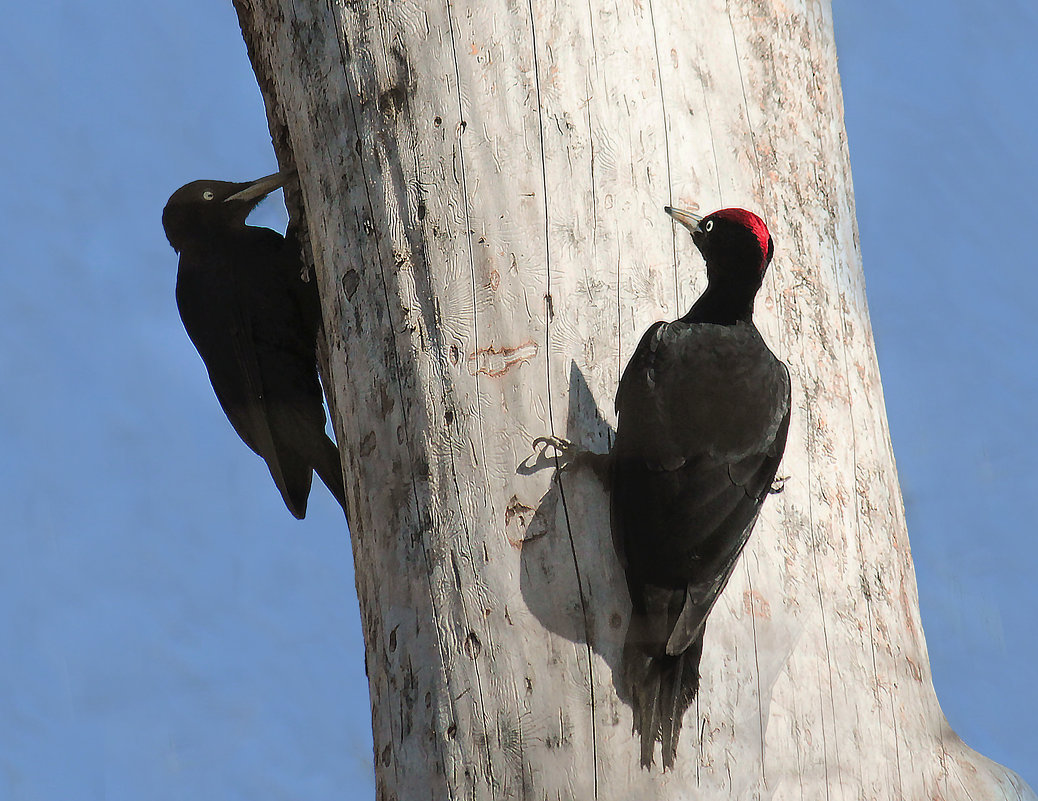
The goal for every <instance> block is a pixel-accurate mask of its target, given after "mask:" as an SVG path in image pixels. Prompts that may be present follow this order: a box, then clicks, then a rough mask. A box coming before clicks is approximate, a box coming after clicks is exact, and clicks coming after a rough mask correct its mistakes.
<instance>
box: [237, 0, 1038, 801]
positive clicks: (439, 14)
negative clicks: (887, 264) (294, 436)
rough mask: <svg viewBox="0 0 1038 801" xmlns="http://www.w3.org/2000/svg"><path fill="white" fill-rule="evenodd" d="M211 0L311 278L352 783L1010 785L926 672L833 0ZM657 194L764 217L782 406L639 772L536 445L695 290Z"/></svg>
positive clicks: (537, 787) (608, 572) (614, 654)
mask: <svg viewBox="0 0 1038 801" xmlns="http://www.w3.org/2000/svg"><path fill="white" fill-rule="evenodd" d="M236 6H237V8H238V12H239V15H240V18H241V21H242V26H243V31H244V34H245V38H246V41H247V42H248V44H249V49H250V54H251V58H252V61H253V65H254V67H255V69H256V73H257V76H258V78H259V81H260V86H261V88H262V89H263V91H264V96H265V98H266V100H267V107H268V115H269V117H270V120H271V130H272V132H273V134H274V139H275V145H276V147H277V149H278V152H279V156H280V158H281V161H282V165H283V166H289V165H291V164H294V165H295V166H296V167H297V168H298V170H299V178H300V190H301V192H300V193H299V194H296V193H290V200H291V201H292V202H293V203H294V204H296V206H297V208H296V219H302V217H301V211H302V207H305V211H306V214H305V222H306V224H307V232H308V235H309V241H310V245H311V247H312V250H313V256H314V260H315V264H316V269H317V273H318V277H319V280H320V282H321V290H322V298H323V303H324V309H325V315H326V321H327V329H328V347H329V353H330V376H331V384H332V387H331V388H332V389H333V390H334V391H333V396H334V397H333V399H332V400H333V404H334V406H335V407H336V412H337V413H336V415H335V420H336V430H337V433H338V436H339V441H340V443H342V445H343V455H344V464H345V468H346V476H347V482H348V485H349V487H348V491H349V505H350V509H351V516H350V524H351V530H352V535H353V545H354V553H355V560H356V565H357V590H358V594H359V597H360V604H361V611H362V616H363V624H364V630H365V642H366V649H367V655H366V660H367V667H368V673H369V678H370V690H371V698H372V718H373V728H374V739H375V765H376V775H377V785H378V797H379V798H380V799H400V800H401V801H402V800H403V799H426V798H433V799H445V798H478V799H500V798H531V799H534V798H535V799H540V798H551V799H555V798H561V799H571V798H580V799H585V798H593V797H598V798H603V799H627V798H632V799H635V798H636V799H647V798H672V799H677V798H697V799H719V798H733V799H759V798H769V799H821V798H828V799H858V798H868V799H906V800H907V801H917V799H931V798H933V799H938V798H939V799H958V798H963V799H973V800H974V801H980V799H1024V798H1028V799H1033V798H1035V796H1034V794H1033V793H1032V792H1031V791H1030V790H1029V789H1028V788H1026V787H1025V786H1024V785H1023V783H1022V782H1021V781H1020V780H1019V779H1018V778H1017V777H1016V776H1014V775H1013V774H1012V773H1011V772H1010V771H1008V770H1006V769H1004V768H1002V767H1000V766H998V765H995V764H994V763H992V762H990V761H988V760H986V759H985V758H984V757H982V756H980V755H978V754H976V753H974V752H973V751H971V750H970V749H968V748H967V747H965V746H964V745H963V744H962V743H961V742H960V741H959V739H958V738H957V737H956V736H955V734H954V733H953V732H952V731H951V730H950V729H949V728H948V725H947V723H946V722H945V720H944V717H943V716H942V714H941V711H940V708H939V706H938V704H937V700H936V698H935V696H934V691H933V686H932V683H931V678H930V670H929V662H928V659H927V654H926V646H925V643H924V640H923V632H922V628H921V625H920V620H919V605H918V599H917V597H916V585H915V577H914V574H913V570H912V561H911V555H910V551H909V545H908V537H907V534H906V531H905V520H904V511H903V505H902V499H901V494H900V490H899V488H898V483H897V474H896V472H895V467H894V460H893V455H892V452H891V447H890V440H889V435H888V431H887V423H886V418H885V413H884V408H883V395H882V390H881V387H880V381H879V373H878V369H877V364H876V356H875V350H874V346H873V340H872V333H871V329H870V325H869V318H868V311H867V308H866V302H865V290H864V282H863V277H862V269H861V257H860V252H859V249H858V234H857V229H856V225H855V218H854V202H853V194H852V188H851V177H850V166H849V161H848V155H847V144H846V135H845V133H844V127H843V111H842V99H841V95H840V85H839V78H838V75H837V70H836V52H835V48H834V43H833V32H832V18H831V13H830V7H829V4H828V2H824V0H817V1H816V0H789V1H788V2H782V0H770V2H769V1H767V0H730V2H727V3H725V2H721V0H702V1H701V2H680V1H679V0H632V2H603V0H587V1H586V2H577V1H576V0H570V1H569V2H566V1H565V0H558V2H545V0H526V1H525V2H523V0H508V1H507V2H505V1H502V0H479V1H478V2H476V0H459V2H450V1H447V2H438V3H415V2H389V0H381V1H379V0H351V1H346V0H295V2H293V1H292V0H237V2H236ZM300 198H301V202H302V207H299V205H298V203H299V201H300ZM665 203H671V204H674V205H682V206H696V205H698V207H699V208H700V209H701V210H702V211H711V210H713V209H715V208H720V207H722V206H730V205H741V206H745V207H747V208H750V209H753V210H755V211H757V212H759V213H760V214H761V215H762V216H764V217H765V219H766V220H767V222H768V225H769V226H770V228H771V231H772V233H773V235H774V238H775V242H776V248H777V251H776V257H775V261H774V263H773V266H772V268H771V271H770V273H769V276H768V278H767V280H766V281H765V284H764V288H763V290H762V292H761V295H760V297H759V300H758V304H757V321H758V325H759V327H760V328H761V330H762V332H763V333H764V335H765V338H766V339H767V341H768V342H769V343H770V344H771V346H772V348H773V349H774V350H775V351H776V353H777V354H779V356H780V357H781V358H782V359H784V360H785V361H786V363H787V364H788V365H789V367H790V370H791V373H792V376H793V393H794V412H793V420H792V428H791V431H790V438H789V446H788V448H787V451H786V457H785V460H784V462H783V465H782V467H781V469H780V475H788V476H789V480H788V482H787V483H786V489H785V492H783V493H782V494H781V495H778V496H775V497H773V498H772V499H770V500H769V501H768V502H767V504H766V505H765V509H764V514H763V517H762V519H761V521H760V523H759V524H758V526H757V529H756V531H755V533H754V535H753V537H752V539H751V540H750V544H749V546H748V548H747V550H746V553H745V554H744V556H743V558H742V563H741V565H740V566H739V568H738V569H737V570H736V573H735V575H734V576H733V578H732V580H731V582H730V584H729V586H728V588H727V589H726V591H725V593H724V596H723V597H722V599H721V601H720V602H719V603H718V606H717V607H716V609H715V611H714V612H713V614H712V616H711V618H710V623H709V626H708V629H707V638H706V649H705V655H704V659H703V681H702V690H701V693H700V698H699V700H698V702H697V704H695V705H693V707H692V708H691V709H690V710H689V712H688V714H687V715H686V718H685V726H684V730H683V732H682V735H681V743H680V747H679V752H678V767H677V769H676V770H674V771H673V772H670V773H667V774H665V775H664V774H663V773H661V772H660V771H659V770H658V769H656V770H653V771H645V770H642V769H641V768H640V767H639V766H638V746H637V742H636V740H635V738H634V737H633V735H632V733H631V712H630V709H629V708H628V707H627V706H626V705H624V704H623V703H622V702H620V701H619V700H618V699H617V697H616V693H615V691H614V688H613V669H614V668H615V667H616V665H617V663H618V659H619V652H620V647H621V644H622V640H623V635H624V631H625V628H626V621H627V616H628V613H629V612H628V606H629V602H628V599H627V594H626V589H625V587H624V584H623V577H622V572H621V569H620V567H619V565H618V563H617V560H616V557H615V554H614V552H613V549H612V547H611V544H610V537H609V531H608V507H607V500H606V497H605V495H604V492H603V490H602V488H601V486H600V484H599V483H598V482H597V480H596V479H595V477H594V475H593V474H592V473H591V471H589V470H587V469H577V470H574V471H573V472H570V473H566V474H564V475H563V476H562V478H561V481H560V482H558V483H555V482H553V481H552V470H551V469H550V466H551V462H550V461H549V460H547V459H545V458H543V456H541V457H533V455H532V454H533V452H532V449H531V441H532V440H533V439H534V438H535V437H537V436H540V435H543V434H549V433H554V434H558V435H561V436H568V437H571V438H574V439H576V440H578V441H579V442H581V443H582V444H583V445H585V446H589V447H592V448H593V449H596V450H598V451H599V452H604V451H605V450H607V449H608V438H609V424H610V423H613V422H615V418H614V415H613V411H612V400H613V394H614V392H615V389H616V385H617V381H618V379H619V373H620V370H621V369H622V366H623V365H624V364H625V363H626V360H627V359H628V358H629V357H630V355H631V352H632V349H633V348H634V346H635V344H636V343H637V340H638V337H639V336H640V335H641V333H642V332H643V331H644V330H645V328H646V327H648V325H650V324H651V323H652V322H653V321H654V320H657V319H661V318H673V317H675V316H677V315H679V314H681V313H682V312H684V311H685V310H686V309H687V307H688V306H689V305H690V303H691V302H692V300H693V299H694V297H695V296H696V294H697V293H698V292H699V291H700V290H701V288H702V287H703V285H704V275H703V269H702V262H701V259H700V258H699V256H698V254H697V253H695V252H694V248H693V247H692V245H691V242H690V240H689V238H688V236H687V234H685V232H684V231H683V230H682V229H680V228H676V227H675V226H673V225H672V224H671V222H670V221H669V219H668V218H667V217H666V216H665V215H664V214H663V212H662V206H663V205H664V204H665ZM578 576H579V583H578Z"/></svg>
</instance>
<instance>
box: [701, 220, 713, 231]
mask: <svg viewBox="0 0 1038 801" xmlns="http://www.w3.org/2000/svg"><path fill="white" fill-rule="evenodd" d="M703 230H704V231H706V232H707V233H708V234H709V233H710V232H711V231H713V230H714V221H713V220H707V221H706V225H704V226H703Z"/></svg>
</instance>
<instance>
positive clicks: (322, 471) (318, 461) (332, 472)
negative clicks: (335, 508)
mask: <svg viewBox="0 0 1038 801" xmlns="http://www.w3.org/2000/svg"><path fill="white" fill-rule="evenodd" d="M323 439H324V441H323V442H322V443H321V445H320V448H319V452H318V453H317V454H316V455H315V457H314V462H315V464H314V470H316V471H317V475H319V476H320V477H321V481H323V482H324V485H325V486H326V487H327V488H328V489H329V490H330V491H331V493H332V495H334V496H335V500H337V501H338V502H339V506H341V507H342V511H343V512H345V511H346V486H345V482H344V480H343V477H342V461H341V460H340V459H339V448H338V446H336V444H335V443H334V442H332V441H331V440H330V439H328V437H324V438H323Z"/></svg>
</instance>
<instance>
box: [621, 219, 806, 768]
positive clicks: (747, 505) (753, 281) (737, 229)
mask: <svg viewBox="0 0 1038 801" xmlns="http://www.w3.org/2000/svg"><path fill="white" fill-rule="evenodd" d="M666 211H667V213H668V214H670V215H671V217H673V218H674V219H675V220H676V221H677V222H679V223H681V224H682V225H683V226H685V227H686V228H688V230H689V231H691V233H692V241H693V242H694V243H695V245H696V247H697V248H699V251H700V253H702V255H703V258H704V260H705V261H706V271H707V279H708V284H707V288H706V290H705V291H704V292H703V294H702V295H701V296H700V298H699V299H698V300H697V301H696V302H695V304H694V305H693V306H692V308H691V309H690V310H689V311H688V313H687V314H685V315H684V316H683V317H680V318H679V319H677V320H675V321H674V322H657V323H655V324H654V325H653V326H652V327H651V328H649V330H648V331H646V332H645V334H644V336H642V339H641V342H640V343H638V348H637V350H635V352H634V355H633V356H632V357H631V361H630V362H629V363H628V365H627V367H626V369H625V370H624V373H623V376H622V377H621V379H620V386H619V389H618V390H617V393H616V411H617V413H618V416H619V420H618V426H617V433H616V442H615V444H614V446H613V449H612V451H611V453H610V463H611V471H612V475H611V481H612V504H613V511H612V515H613V525H614V531H615V533H616V535H617V537H616V539H617V540H618V543H619V544H620V545H621V546H622V549H623V558H624V561H625V565H624V568H625V571H626V574H627V585H628V588H629V589H630V593H631V602H632V605H633V611H632V616H631V623H630V627H629V628H628V631H627V639H626V642H625V645H624V654H623V662H622V667H621V675H622V682H623V684H622V688H623V690H624V691H625V692H626V694H627V695H628V697H629V700H630V701H631V704H632V707H633V710H634V729H635V731H636V732H638V733H639V734H640V735H641V763H642V766H643V767H646V768H648V767H650V766H651V765H652V763H653V755H654V751H655V746H656V741H659V742H660V743H661V750H662V756H663V767H664V769H667V768H670V767H673V765H674V759H675V755H676V753H677V744H678V734H679V732H680V731H681V720H682V716H683V715H684V713H685V710H686V709H687V708H688V706H689V705H690V704H691V703H692V699H693V698H694V697H695V695H696V692H697V690H698V689H699V661H700V658H701V656H702V654H703V631H704V627H705V625H706V618H707V615H709V614H710V610H711V609H712V608H713V605H714V603H715V602H716V601H717V598H718V596H719V595H720V594H721V591H722V590H723V589H724V587H725V584H726V583H727V582H728V579H729V578H730V577H731V575H732V571H733V569H734V568H735V564H736V562H737V560H738V558H739V554H740V552H741V551H742V549H743V546H744V545H745V544H746V541H747V539H748V538H749V536H750V531H751V530H752V528H753V524H754V523H755V522H756V520H757V515H758V513H759V512H760V509H761V504H762V503H764V499H765V498H766V497H767V496H768V493H769V492H770V491H771V490H772V482H773V481H774V479H775V473H776V471H777V470H778V465H779V460H780V459H781V458H782V452H783V450H784V449H785V446H786V434H787V432H788V430H789V407H790V383H789V371H788V370H787V369H786V366H785V365H784V364H783V363H782V362H780V361H779V360H778V359H777V358H776V357H775V355H774V354H773V353H772V352H771V350H769V349H768V346H767V345H766V344H764V340H763V339H762V338H761V335H760V333H758V331H757V329H756V327H754V325H753V319H752V316H753V300H754V297H755V296H756V294H757V290H758V289H760V286H761V282H762V280H763V278H764V272H765V271H766V270H767V268H768V265H769V264H770V263H771V258H772V255H773V254H774V250H775V248H774V243H773V242H772V239H771V235H770V234H769V233H768V229H767V227H766V226H765V225H764V221H763V220H761V219H760V217H758V216H757V215H756V214H752V213H751V212H748V211H745V210H743V209H734V208H732V209H722V210H721V211H715V212H714V213H713V214H710V215H707V216H706V217H700V216H698V215H695V214H691V213H689V212H687V211H680V210H678V209H672V208H670V207H667V208H666Z"/></svg>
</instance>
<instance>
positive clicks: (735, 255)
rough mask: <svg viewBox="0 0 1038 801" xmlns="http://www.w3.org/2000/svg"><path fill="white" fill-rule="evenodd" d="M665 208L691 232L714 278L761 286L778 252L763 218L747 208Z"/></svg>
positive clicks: (709, 272) (710, 275) (707, 268)
mask: <svg viewBox="0 0 1038 801" xmlns="http://www.w3.org/2000/svg"><path fill="white" fill-rule="evenodd" d="M664 211H666V212H667V214H669V215H670V216H671V217H673V218H674V219H675V220H677V221H678V222H679V223H681V224H682V225H683V226H685V227H686V228H687V229H688V230H689V231H690V232H691V233H692V241H693V242H695V244H696V247H697V248H699V252H700V253H702V254H703V259H704V260H705V261H706V271H707V276H708V277H709V278H710V279H711V280H717V281H722V282H725V283H728V282H738V283H746V284H752V285H754V287H759V286H760V282H761V281H762V280H763V279H764V272H765V271H766V270H767V269H768V265H769V264H770V263H771V257H772V256H774V255H775V243H774V242H773V241H772V239H771V234H769V233H768V226H766V225H765V224H764V220H762V219H761V218H760V217H758V216H757V215H756V214H754V213H753V212H752V211H746V209H721V210H720V211H715V212H714V213H713V214H708V215H707V216H705V217H702V216H700V215H698V214H693V213H692V212H689V211H682V210H681V209H674V208H671V207H670V206H665V207H664Z"/></svg>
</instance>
